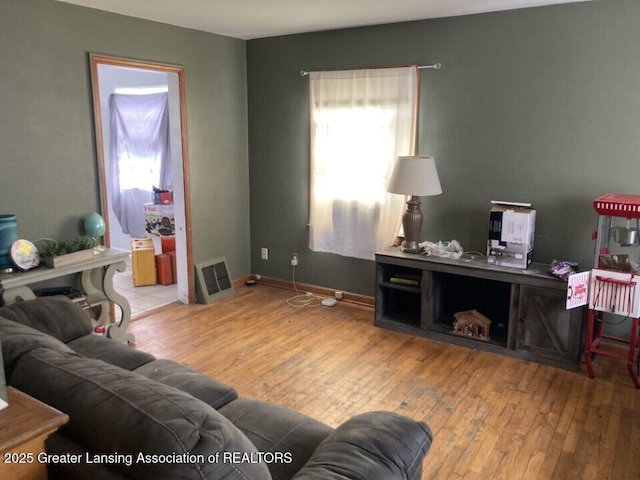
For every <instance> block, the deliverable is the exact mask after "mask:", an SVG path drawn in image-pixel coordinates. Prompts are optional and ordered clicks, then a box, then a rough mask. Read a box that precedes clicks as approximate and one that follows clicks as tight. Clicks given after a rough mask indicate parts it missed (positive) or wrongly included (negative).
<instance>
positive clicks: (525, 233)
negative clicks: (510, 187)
mask: <svg viewBox="0 0 640 480" xmlns="http://www.w3.org/2000/svg"><path fill="white" fill-rule="evenodd" d="M491 203H492V207H491V211H490V212H489V238H488V240H487V262H488V263H494V264H496V265H501V266H504V267H515V268H527V267H528V266H529V265H530V264H531V259H532V254H533V243H534V242H533V239H534V235H535V230H536V210H535V209H534V208H533V207H532V206H531V204H530V203H514V202H499V201H492V202H491Z"/></svg>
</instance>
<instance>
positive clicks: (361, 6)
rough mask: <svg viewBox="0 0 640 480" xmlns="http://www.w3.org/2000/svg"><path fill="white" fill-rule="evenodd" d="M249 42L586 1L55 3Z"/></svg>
mask: <svg viewBox="0 0 640 480" xmlns="http://www.w3.org/2000/svg"><path fill="white" fill-rule="evenodd" d="M58 1H62V2H65V3H73V4H75V5H82V6H85V7H90V8H96V9H98V10H105V11H108V12H114V13H119V14H122V15H127V16H131V17H138V18H145V19H148V20H154V21H156V22H161V23H168V24H171V25H177V26H180V27H187V28H192V29H196V30H202V31H205V32H212V33H217V34H220V35H226V36H229V37H235V38H241V39H245V40H249V39H252V38H262V37H273V36H278V35H288V34H293V33H304V32H315V31H320V30H332V29H337V28H349V27H361V26H365V25H377V24H383V23H395V22H404V21H408V20H423V19H428V18H439V17H452V16H458V15H468V14H474V13H484V12H494V11H499V10H511V9H515V8H526V7H535V6H542V5H552V4H559V3H573V2H581V1H590V0H180V1H176V0H58Z"/></svg>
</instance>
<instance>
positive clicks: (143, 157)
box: [107, 92, 173, 238]
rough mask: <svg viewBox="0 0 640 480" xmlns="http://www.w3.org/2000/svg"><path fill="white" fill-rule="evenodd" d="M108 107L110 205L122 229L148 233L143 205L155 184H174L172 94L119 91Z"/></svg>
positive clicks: (162, 186)
mask: <svg viewBox="0 0 640 480" xmlns="http://www.w3.org/2000/svg"><path fill="white" fill-rule="evenodd" d="M109 108H110V113H111V131H110V133H111V148H110V155H109V169H108V171H109V172H110V175H109V179H108V180H107V181H108V182H109V191H110V192H111V198H110V201H111V207H112V208H113V212H114V213H115V215H116V217H117V218H118V221H119V222H120V225H121V227H122V233H126V234H129V235H131V236H132V237H138V238H139V237H144V236H145V234H146V232H145V228H144V227H145V222H144V208H143V205H144V204H145V203H149V202H152V201H153V187H158V188H160V189H167V188H170V187H171V186H172V184H173V178H172V174H171V157H170V155H171V148H170V144H169V109H168V94H167V93H166V92H164V93H153V94H148V95H127V94H117V93H114V94H112V95H111V96H110V98H109Z"/></svg>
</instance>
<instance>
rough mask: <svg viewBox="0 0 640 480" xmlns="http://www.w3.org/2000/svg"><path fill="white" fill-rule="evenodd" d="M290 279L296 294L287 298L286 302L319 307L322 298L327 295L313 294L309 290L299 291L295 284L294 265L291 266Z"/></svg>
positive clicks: (299, 306)
mask: <svg viewBox="0 0 640 480" xmlns="http://www.w3.org/2000/svg"><path fill="white" fill-rule="evenodd" d="M291 269H292V271H291V281H292V282H293V288H294V290H295V291H296V295H294V296H293V297H290V298H288V299H287V303H288V304H289V305H291V306H292V307H298V308H302V307H320V306H321V305H322V300H323V299H325V298H327V297H322V296H320V295H314V294H313V293H311V292H305V293H300V291H299V290H298V286H297V285H296V266H295V265H292V266H291Z"/></svg>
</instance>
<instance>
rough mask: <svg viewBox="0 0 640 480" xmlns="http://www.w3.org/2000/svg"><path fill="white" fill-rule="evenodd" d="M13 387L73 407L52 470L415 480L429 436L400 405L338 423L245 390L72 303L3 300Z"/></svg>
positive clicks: (55, 444)
mask: <svg viewBox="0 0 640 480" xmlns="http://www.w3.org/2000/svg"><path fill="white" fill-rule="evenodd" d="M0 339H1V341H2V353H3V359H4V368H5V374H6V378H7V384H8V385H13V386H14V387H16V388H18V389H20V390H22V391H24V392H26V393H28V394H29V395H31V396H33V397H35V398H37V399H39V400H41V401H43V402H45V403H47V404H49V405H51V406H53V407H55V408H57V409H59V410H61V411H63V412H65V413H67V414H68V415H69V417H70V421H69V423H68V424H67V425H66V426H64V427H63V428H62V429H61V430H60V431H59V432H58V433H56V434H54V435H53V436H51V437H50V438H49V440H48V441H47V456H41V457H40V459H39V460H41V461H45V462H46V463H47V465H48V470H49V475H50V478H54V479H55V478H64V479H72V478H81V479H92V480H99V479H115V478H140V479H173V478H179V479H191V478H198V479H205V478H206V479H215V480H222V479H225V480H227V479H229V480H231V479H243V480H261V479H275V480H284V479H295V480H308V479H341V480H346V479H362V480H383V479H384V480H392V479H419V478H420V477H421V472H422V463H423V460H424V457H425V455H426V453H427V451H428V450H429V447H430V445H431V441H432V434H431V431H430V429H429V427H428V426H427V425H426V424H424V423H423V422H417V421H414V420H412V419H410V418H407V417H405V416H402V415H398V414H395V413H392V412H369V413H364V414H361V415H357V416H355V417H353V418H351V419H349V420H348V421H346V422H345V423H343V424H342V425H340V426H339V427H337V428H335V429H334V428H331V427H329V426H327V425H325V424H323V423H321V422H318V421H316V420H314V419H312V418H309V417H307V416H305V415H302V414H300V413H298V412H295V411H293V410H290V409H287V408H284V407H281V406H278V405H275V404H271V403H267V402H263V401H259V400H254V399H249V398H239V397H238V394H237V393H236V391H235V390H234V389H233V388H231V387H229V386H227V385H224V384H223V383H221V382H218V381H216V380H214V379H212V378H210V377H207V376H205V375H202V374H200V373H198V372H196V371H194V370H192V369H190V368H188V367H186V366H184V365H181V364H179V363H177V362H174V361H171V360H163V359H156V358H155V357H154V356H152V355H150V354H148V353H145V352H141V351H138V350H135V349H133V348H130V347H128V346H126V345H124V344H121V343H118V342H116V341H114V340H110V339H107V338H105V337H103V336H100V335H96V334H94V333H93V328H92V324H91V320H90V319H89V318H88V317H87V316H86V315H85V313H84V312H83V311H82V310H81V309H80V308H79V307H78V306H76V305H75V304H74V303H73V302H71V301H69V300H68V299H66V298H63V297H47V298H39V299H36V300H30V301H25V302H19V303H16V304H13V305H8V306H4V307H2V308H0Z"/></svg>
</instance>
